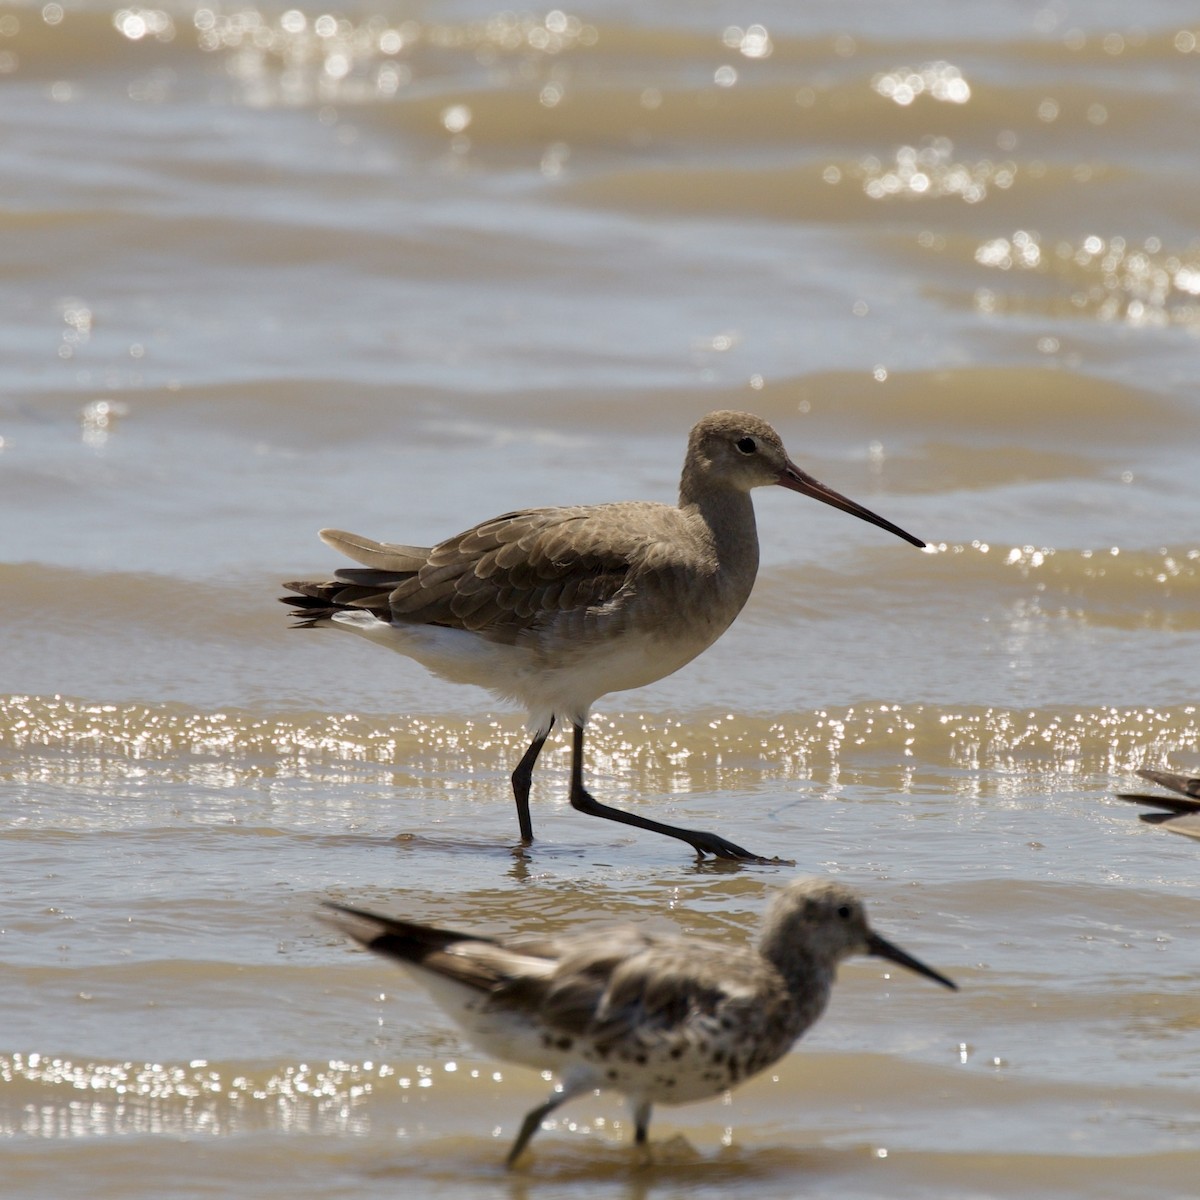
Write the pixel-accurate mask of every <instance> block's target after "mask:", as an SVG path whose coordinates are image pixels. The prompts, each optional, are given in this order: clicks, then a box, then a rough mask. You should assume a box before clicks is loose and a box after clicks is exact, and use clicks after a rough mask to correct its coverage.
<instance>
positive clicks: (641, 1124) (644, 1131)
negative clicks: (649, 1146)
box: [633, 1101, 650, 1146]
mask: <svg viewBox="0 0 1200 1200" xmlns="http://www.w3.org/2000/svg"><path fill="white" fill-rule="evenodd" d="M633 1123H634V1129H635V1133H634V1135H633V1141H634V1145H636V1146H644V1145H645V1144H646V1139H647V1137H649V1135H650V1104H649V1102H648V1101H642V1103H640V1104H638V1105H637V1106H636V1107H635V1108H634V1110H633Z"/></svg>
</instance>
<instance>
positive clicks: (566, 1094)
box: [504, 1082, 590, 1167]
mask: <svg viewBox="0 0 1200 1200" xmlns="http://www.w3.org/2000/svg"><path fill="white" fill-rule="evenodd" d="M589 1088H590V1083H588V1082H578V1083H561V1084H559V1086H558V1087H556V1088H555V1089H554V1091H553V1092H551V1093H550V1099H549V1100H547V1101H546V1103H545V1104H539V1105H538V1106H537V1108H535V1109H534V1110H533V1111H532V1112H528V1113H526V1114H525V1120H523V1121H522V1122H521V1128H520V1129H519V1130H518V1131H517V1139H516V1141H515V1142H513V1144H512V1149H511V1150H510V1151H509V1152H508V1157H507V1158H506V1159H505V1160H504V1165H505V1166H506V1167H511V1166H512V1165H513V1164H514V1163H515V1162H516V1161H517V1159H518V1158H520V1157H521V1151H522V1150H524V1149H525V1147H526V1146H528V1145H529V1142H530V1140H531V1139H532V1138H533V1135H534V1134H535V1133H537V1131H538V1130H539V1129H540V1128H541V1127H542V1122H543V1121H544V1120H545V1119H546V1118H547V1117H548V1116H549V1115H550V1114H551V1113H552V1112H553V1111H554V1110H555V1109H556V1108H557V1107H558V1106H559V1105H560V1104H566V1102H567V1101H568V1100H571V1099H573V1098H574V1097H576V1096H578V1095H580V1093H582V1092H586V1091H588V1090H589Z"/></svg>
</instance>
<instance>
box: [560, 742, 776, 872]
mask: <svg viewBox="0 0 1200 1200" xmlns="http://www.w3.org/2000/svg"><path fill="white" fill-rule="evenodd" d="M574 729H575V737H574V741H573V743H572V754H571V807H572V808H575V809H578V810H579V811H580V812H582V813H589V814H590V815H591V816H593V817H603V818H604V819H605V820H606V821H620V823H621V824H622V825H636V826H637V828H638V829H648V830H650V832H651V833H662V834H665V835H666V836H667V837H673V838H678V839H679V840H680V841H681V842H687V844H688V845H689V846H691V848H692V849H693V850H695V851H696V853H697V854H698V855H699V856H700V857H701V858H703V857H704V856H705V855H706V854H711V855H712V856H713V857H714V858H732V859H743V860H747V861H750V862H778V861H779V860H778V859H767V858H762V857H760V856H759V855H757V854H751V853H750V851H749V850H744V849H742V847H741V846H738V845H735V844H734V843H733V842H728V841H726V840H725V839H724V838H723V837H718V836H717V835H716V834H715V833H704V832H703V831H701V830H692V829H681V828H680V827H679V826H678V825H665V824H663V822H661V821H651V820H650V819H649V817H639V816H637V815H636V814H634V813H628V812H624V811H622V810H621V809H619V808H610V807H609V806H608V805H607V804H601V803H600V801H599V800H597V799H596V798H595V797H594V796H592V795H591V794H589V792H588V791H587V789H586V788H585V787H584V786H583V726H582V725H576V726H575V727H574Z"/></svg>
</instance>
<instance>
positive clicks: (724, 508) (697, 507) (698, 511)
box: [679, 473, 758, 579]
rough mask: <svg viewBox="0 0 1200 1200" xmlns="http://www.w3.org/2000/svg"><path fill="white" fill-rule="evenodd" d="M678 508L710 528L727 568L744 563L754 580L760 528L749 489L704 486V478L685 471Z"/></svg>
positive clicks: (717, 549)
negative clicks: (701, 478)
mask: <svg viewBox="0 0 1200 1200" xmlns="http://www.w3.org/2000/svg"><path fill="white" fill-rule="evenodd" d="M679 507H680V510H681V511H682V512H684V513H685V514H688V515H694V516H696V517H698V518H699V519H700V520H701V521H702V522H703V523H704V525H705V526H706V527H707V528H708V530H709V535H710V536H711V538H712V543H713V548H714V549H715V551H716V554H717V558H718V559H719V560H720V561H721V562H722V564H723V565H725V566H726V567H727V568H728V567H733V566H734V565H735V564H736V563H741V564H742V565H743V566H744V567H745V568H747V573H748V575H749V577H750V578H751V579H753V577H754V574H755V572H756V571H757V570H758V527H757V526H756V524H755V521H754V505H753V504H752V503H751V501H750V493H749V492H743V491H739V490H737V489H736V488H721V489H719V490H714V489H712V488H705V487H703V486H702V481H700V480H698V479H696V478H694V477H692V476H690V475H688V474H687V473H685V474H684V476H683V479H682V480H681V481H680V484H679Z"/></svg>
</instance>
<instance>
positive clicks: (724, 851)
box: [688, 833, 796, 866]
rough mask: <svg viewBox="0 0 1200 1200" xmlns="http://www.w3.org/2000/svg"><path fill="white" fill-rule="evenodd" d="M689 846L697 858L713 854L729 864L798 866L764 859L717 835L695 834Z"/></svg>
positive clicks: (784, 859)
mask: <svg viewBox="0 0 1200 1200" xmlns="http://www.w3.org/2000/svg"><path fill="white" fill-rule="evenodd" d="M688 844H689V845H690V846H691V847H692V849H693V850H695V851H696V857H697V858H703V857H704V856H705V855H706V854H711V855H712V857H713V858H722V859H725V860H726V861H728V862H753V863H768V864H773V865H776V866H795V865H796V864H795V862H794V860H792V859H788V858H764V857H763V856H762V855H761V854H755V853H753V851H750V850H747V849H745V848H744V847H742V846H739V845H737V843H736V842H731V841H728V840H727V839H725V838H723V837H718V836H717V834H715V833H695V834H693V835H692V836H691V837H689V838H688Z"/></svg>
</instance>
